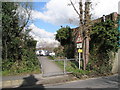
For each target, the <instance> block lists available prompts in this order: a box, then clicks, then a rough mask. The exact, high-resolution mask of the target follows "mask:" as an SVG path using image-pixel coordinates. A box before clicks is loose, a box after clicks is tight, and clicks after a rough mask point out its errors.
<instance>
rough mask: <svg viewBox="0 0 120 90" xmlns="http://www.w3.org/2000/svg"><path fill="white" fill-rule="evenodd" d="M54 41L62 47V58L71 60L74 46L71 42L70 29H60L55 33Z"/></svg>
mask: <svg viewBox="0 0 120 90" xmlns="http://www.w3.org/2000/svg"><path fill="white" fill-rule="evenodd" d="M56 40H58V41H59V42H60V43H61V45H62V46H63V47H64V50H63V52H61V53H62V55H63V53H64V55H63V56H65V57H67V58H73V57H74V52H75V44H74V42H73V40H72V29H70V27H68V26H66V27H62V28H61V29H59V30H58V31H57V34H56Z"/></svg>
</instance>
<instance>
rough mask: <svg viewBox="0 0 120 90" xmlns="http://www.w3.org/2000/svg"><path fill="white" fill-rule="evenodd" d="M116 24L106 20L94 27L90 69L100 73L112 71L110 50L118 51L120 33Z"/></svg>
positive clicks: (88, 66)
mask: <svg viewBox="0 0 120 90" xmlns="http://www.w3.org/2000/svg"><path fill="white" fill-rule="evenodd" d="M115 24H116V22H114V21H111V20H106V21H105V22H101V23H96V24H95V25H94V26H93V27H92V31H91V35H90V38H91V40H90V60H89V63H88V65H87V69H88V70H94V71H96V72H97V73H99V74H104V73H110V72H111V69H112V64H111V62H110V57H111V56H110V55H111V54H110V52H113V53H115V52H117V50H118V41H119V39H118V36H119V35H120V34H119V32H118V30H117V27H115Z"/></svg>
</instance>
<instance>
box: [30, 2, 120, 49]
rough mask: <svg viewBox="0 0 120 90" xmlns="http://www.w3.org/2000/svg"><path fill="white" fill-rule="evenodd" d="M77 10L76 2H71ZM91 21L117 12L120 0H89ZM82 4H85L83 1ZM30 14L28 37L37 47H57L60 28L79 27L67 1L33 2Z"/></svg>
mask: <svg viewBox="0 0 120 90" xmlns="http://www.w3.org/2000/svg"><path fill="white" fill-rule="evenodd" d="M72 1H73V3H74V4H75V7H76V8H77V10H78V1H79V0H72ZM91 1H92V7H93V9H91V14H92V19H96V18H99V17H102V15H108V14H110V13H113V12H118V2H119V1H120V0H91ZM83 2H85V1H84V0H83ZM32 3H33V10H32V13H31V18H32V23H31V24H30V25H29V28H31V29H32V31H31V32H30V35H32V36H33V37H34V39H35V40H37V41H38V43H37V47H45V46H54V47H56V46H58V45H59V42H58V41H56V40H55V34H56V31H57V30H59V29H60V27H61V26H66V25H68V26H70V27H71V28H75V27H77V26H78V25H79V19H78V15H77V14H76V12H75V11H74V9H73V7H72V6H71V5H70V1H69V0H45V1H44V0H41V1H40V2H38V1H37V0H35V1H34V2H32Z"/></svg>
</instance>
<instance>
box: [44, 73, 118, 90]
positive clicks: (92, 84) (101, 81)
mask: <svg viewBox="0 0 120 90" xmlns="http://www.w3.org/2000/svg"><path fill="white" fill-rule="evenodd" d="M119 85H120V82H119V81H118V75H112V76H106V77H99V78H91V79H87V80H77V81H73V82H69V83H63V84H56V85H50V86H45V87H44V88H120V87H119ZM90 90H92V89H90Z"/></svg>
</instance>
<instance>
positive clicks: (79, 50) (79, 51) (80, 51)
mask: <svg viewBox="0 0 120 90" xmlns="http://www.w3.org/2000/svg"><path fill="white" fill-rule="evenodd" d="M78 53H79V69H80V60H81V53H82V49H78Z"/></svg>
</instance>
